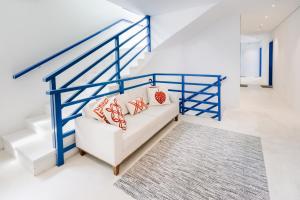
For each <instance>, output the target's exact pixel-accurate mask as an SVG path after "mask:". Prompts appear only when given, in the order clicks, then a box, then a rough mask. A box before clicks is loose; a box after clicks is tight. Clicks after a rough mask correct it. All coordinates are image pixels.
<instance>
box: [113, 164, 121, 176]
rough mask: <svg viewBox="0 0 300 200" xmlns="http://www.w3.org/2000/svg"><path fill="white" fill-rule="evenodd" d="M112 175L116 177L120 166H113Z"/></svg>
mask: <svg viewBox="0 0 300 200" xmlns="http://www.w3.org/2000/svg"><path fill="white" fill-rule="evenodd" d="M113 171H114V175H115V176H118V175H119V172H120V165H117V166H113Z"/></svg>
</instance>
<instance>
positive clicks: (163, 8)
mask: <svg viewBox="0 0 300 200" xmlns="http://www.w3.org/2000/svg"><path fill="white" fill-rule="evenodd" d="M109 1H111V2H114V3H116V4H118V5H120V6H122V7H123V8H125V9H128V10H130V11H132V12H136V13H138V14H144V15H145V14H147V15H152V16H153V15H159V14H164V13H168V12H172V11H178V10H183V9H188V8H192V7H197V6H203V5H208V4H212V3H216V2H220V1H223V2H227V3H228V4H227V5H228V6H231V7H233V8H234V9H236V10H238V11H239V12H240V13H241V19H242V22H241V26H242V27H241V31H242V33H243V34H254V33H255V34H257V33H262V32H270V31H272V30H273V29H274V28H276V27H277V26H278V25H279V24H280V23H281V22H282V21H283V20H284V19H285V18H286V17H288V16H289V15H290V14H291V13H292V12H293V11H294V10H296V8H297V7H299V6H300V0H109ZM272 4H274V5H275V7H272ZM265 16H268V18H267V19H266V17H265ZM299 24H300V23H299Z"/></svg>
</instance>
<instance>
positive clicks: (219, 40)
mask: <svg viewBox="0 0 300 200" xmlns="http://www.w3.org/2000/svg"><path fill="white" fill-rule="evenodd" d="M220 9H221V8H220ZM221 10H223V9H221ZM213 12H215V13H214V14H213V13H210V11H209V13H207V15H208V16H204V18H203V17H202V16H201V17H200V18H199V19H197V20H196V21H195V22H193V23H192V24H190V25H189V26H188V27H187V28H186V29H184V30H182V31H180V32H178V33H177V34H175V35H174V36H173V37H171V38H170V39H169V40H167V41H166V42H165V43H164V44H162V45H161V46H160V47H159V48H157V49H156V50H155V51H154V52H153V54H152V58H151V60H150V61H149V62H148V63H147V65H146V66H145V71H144V72H145V73H146V72H173V73H200V74H201V73H202V74H222V75H224V76H227V77H228V80H226V81H225V82H224V84H223V93H222V95H223V105H224V107H237V106H239V92H240V16H239V15H238V14H236V15H228V13H227V14H226V15H225V16H223V15H222V16H219V17H217V16H215V14H218V13H220V12H221V11H220V10H214V11H213ZM211 15H213V16H211ZM206 17H207V19H209V20H211V21H207V19H205V18H206Z"/></svg>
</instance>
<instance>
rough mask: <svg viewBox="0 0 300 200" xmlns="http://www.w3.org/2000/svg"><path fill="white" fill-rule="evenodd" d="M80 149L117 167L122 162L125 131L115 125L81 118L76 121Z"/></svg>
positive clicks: (77, 143)
mask: <svg viewBox="0 0 300 200" xmlns="http://www.w3.org/2000/svg"><path fill="white" fill-rule="evenodd" d="M75 130H76V133H75V137H76V145H77V147H78V148H80V149H82V150H84V151H86V152H87V153H89V154H91V155H93V156H95V157H97V158H99V159H101V160H103V161H105V162H107V163H109V164H111V165H113V166H116V165H117V164H119V162H121V150H122V134H123V131H122V130H121V129H120V128H118V127H116V126H113V125H110V124H105V123H102V122H99V121H97V120H94V119H90V118H86V117H80V118H77V119H76V120H75Z"/></svg>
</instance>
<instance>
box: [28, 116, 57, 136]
mask: <svg viewBox="0 0 300 200" xmlns="http://www.w3.org/2000/svg"><path fill="white" fill-rule="evenodd" d="M26 122H27V125H28V127H29V128H30V129H31V130H33V131H34V132H36V133H37V134H44V135H52V125H51V118H50V117H49V116H48V115H40V116H35V117H31V118H27V119H26Z"/></svg>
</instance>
